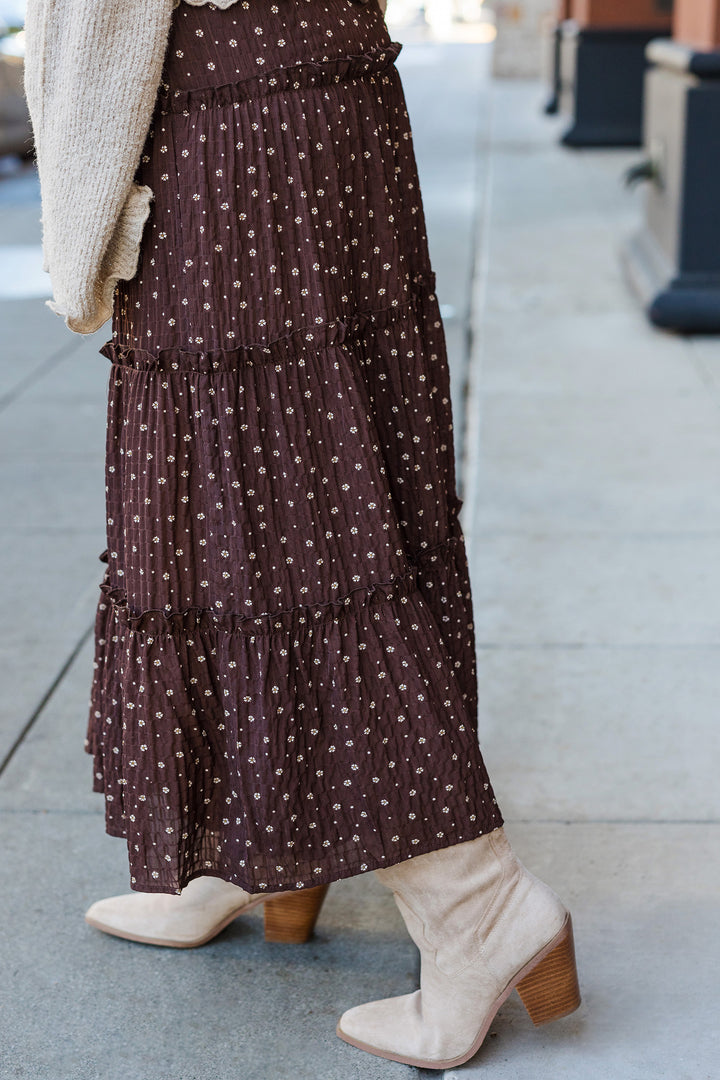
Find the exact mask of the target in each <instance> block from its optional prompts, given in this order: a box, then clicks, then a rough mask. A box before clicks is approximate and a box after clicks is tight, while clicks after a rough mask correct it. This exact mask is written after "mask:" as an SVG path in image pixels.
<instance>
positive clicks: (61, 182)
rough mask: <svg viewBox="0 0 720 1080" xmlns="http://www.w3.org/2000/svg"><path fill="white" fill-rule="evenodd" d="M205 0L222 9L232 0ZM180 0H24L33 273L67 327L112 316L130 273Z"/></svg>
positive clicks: (81, 330)
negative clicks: (35, 186)
mask: <svg viewBox="0 0 720 1080" xmlns="http://www.w3.org/2000/svg"><path fill="white" fill-rule="evenodd" d="M185 2H186V3H189V4H193V5H197V6H199V5H201V4H205V3H208V2H210V0H185ZM212 2H213V3H214V4H215V6H216V7H219V8H228V7H230V5H231V4H233V3H236V2H237V0H212ZM362 2H367V0H362ZM179 3H180V0H28V3H27V14H26V20H25V95H26V97H27V102H28V107H29V110H30V118H31V121H32V127H33V134H34V140H35V153H36V158H37V165H38V172H39V176H40V192H41V219H40V220H41V223H42V247H43V269H44V270H45V271H47V272H48V273H49V274H50V283H51V286H52V294H53V299H52V300H47V301H46V304H47V306H48V307H49V308H51V310H52V311H54V312H56V313H57V314H58V315H60V316H61V317H62V318H63V319H64V320H65V324H66V325H67V326H68V327H69V328H70V330H73V331H74V332H75V333H78V334H91V333H93V332H94V331H95V330H98V329H99V328H100V327H101V326H102V325H103V324H104V323H105V322H106V321H107V320H108V319H109V318H111V317H112V311H113V293H114V291H115V285H116V284H117V282H118V281H119V280H125V281H127V280H129V279H130V278H132V277H133V276H134V275H135V273H136V271H137V263H138V256H139V252H140V240H141V238H142V233H143V228H144V225H145V222H146V220H147V217H148V214H149V213H150V203H151V200H152V198H153V192H152V191H151V189H150V188H149V187H147V186H146V185H145V186H142V185H140V184H136V183H135V182H134V176H135V172H136V169H137V166H138V164H139V161H140V156H141V154H142V149H143V146H144V144H145V139H146V137H147V133H148V130H149V127H150V121H151V118H152V113H153V109H154V106H155V100H156V96H157V92H158V89H159V85H160V78H161V75H162V67H163V62H164V59H165V50H166V47H167V41H168V36H169V31H170V23H171V19H172V13H173V10H174V8H176V7H177V6H178V5H179ZM380 8H381V10H382V11H384V9H385V2H384V0H380Z"/></svg>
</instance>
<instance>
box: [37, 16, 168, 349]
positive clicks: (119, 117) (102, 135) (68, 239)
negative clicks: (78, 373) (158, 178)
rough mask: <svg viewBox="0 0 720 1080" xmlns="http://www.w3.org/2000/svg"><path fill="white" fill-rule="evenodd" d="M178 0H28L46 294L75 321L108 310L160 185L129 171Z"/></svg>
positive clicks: (99, 317)
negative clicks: (152, 187) (47, 279)
mask: <svg viewBox="0 0 720 1080" xmlns="http://www.w3.org/2000/svg"><path fill="white" fill-rule="evenodd" d="M171 15H172V0H150V2H148V0H28V4H27V12H26V17H25V64H24V80H25V95H26V97H27V102H28V108H29V110H30V118H31V121H32V127H33V137H34V144H35V155H36V159H37V165H38V174H39V177H40V193H41V201H42V207H41V221H42V247H43V269H44V270H46V271H47V272H48V273H49V274H50V283H51V286H52V291H53V299H51V300H48V301H46V303H47V306H48V307H49V308H50V309H51V310H52V311H54V312H55V313H56V314H57V315H60V316H61V317H62V318H63V319H64V320H65V324H66V325H67V326H68V328H69V329H70V330H73V331H75V332H76V333H86V334H87V333H92V332H93V331H94V330H97V329H98V328H99V327H100V326H102V325H103V323H104V322H106V321H107V320H108V319H109V318H110V316H111V315H112V299H113V290H114V287H115V284H116V282H117V281H118V280H119V279H123V278H132V276H133V274H134V273H135V270H136V267H137V259H138V253H139V239H140V236H141V233H142V230H143V225H144V223H145V221H146V220H147V216H148V213H149V209H150V200H151V198H152V191H151V190H150V188H148V187H147V186H146V185H137V184H134V183H133V173H134V172H135V169H136V167H137V164H138V161H139V159H140V153H141V151H142V146H143V142H144V140H145V138H146V136H147V131H148V125H149V123H150V117H151V114H152V110H153V105H154V102H155V99H156V95H157V89H158V82H159V79H160V74H161V70H162V63H163V57H164V52H165V47H166V43H167V37H168V32H169V27H170V21H171Z"/></svg>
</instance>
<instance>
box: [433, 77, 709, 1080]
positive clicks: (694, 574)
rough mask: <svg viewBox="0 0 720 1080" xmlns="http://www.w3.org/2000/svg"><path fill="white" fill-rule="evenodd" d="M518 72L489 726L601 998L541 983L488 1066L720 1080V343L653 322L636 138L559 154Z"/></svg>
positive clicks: (486, 335) (497, 204)
mask: <svg viewBox="0 0 720 1080" xmlns="http://www.w3.org/2000/svg"><path fill="white" fill-rule="evenodd" d="M543 97H544V94H543V90H542V89H541V88H540V87H539V86H537V84H535V83H522V82H507V83H503V82H496V83H494V84H493V86H492V89H491V92H490V94H489V97H488V110H487V114H486V120H487V128H486V154H485V155H484V160H485V161H486V163H487V167H486V171H485V176H484V188H483V196H482V203H483V207H484V213H483V220H482V229H481V234H482V235H481V249H480V253H479V257H478V274H477V277H476V283H475V330H476V335H475V344H474V355H473V362H472V369H471V373H470V385H471V394H470V400H469V402H468V422H469V427H468V437H467V439H466V443H465V453H466V462H465V469H464V480H465V498H466V504H465V507H464V508H463V515H464V518H463V520H464V525H465V529H466V533H467V535H468V539H469V543H470V551H471V563H472V567H471V568H472V572H473V587H474V605H475V613H476V629H477V639H478V648H479V664H480V668H479V670H480V685H481V710H480V735H481V743H482V745H483V748H484V751H485V756H486V760H487V764H488V768H489V771H490V775H491V777H492V778H493V783H494V785H495V788H496V792H497V796H498V801H499V803H500V805H501V807H502V808H503V811H504V814H505V816H506V819H507V832H508V835H509V836H510V838H511V840H513V841H514V843H515V846H516V849H517V851H518V853H519V854H520V856H521V858H523V859H524V861H525V862H526V863H527V865H528V866H529V868H530V869H532V870H533V871H534V872H536V873H537V874H538V875H539V876H541V877H543V878H545V879H546V880H547V881H548V882H549V883H550V884H552V885H553V886H554V887H555V888H556V889H557V891H558V892H559V893H560V894H561V895H562V896H563V897H564V898H565V899H566V902H567V903H568V904H569V905H570V907H571V909H572V912H573V921H574V926H575V937H576V947H577V952H578V963H579V971H580V980H581V990H582V993H583V999H584V1001H583V1005H582V1006H581V1008H580V1009H579V1010H578V1012H577V1013H575V1014H574V1015H573V1016H571V1017H568V1018H566V1019H564V1020H561V1021H559V1022H558V1023H556V1024H551V1025H549V1026H548V1027H547V1028H541V1029H538V1030H534V1029H533V1027H532V1025H531V1024H530V1022H529V1020H528V1017H527V1016H526V1014H525V1013H524V1010H523V1009H522V1006H521V1005H520V1003H519V1000H518V999H517V997H515V996H514V997H513V999H512V1000H511V1001H509V1002H508V1003H507V1005H506V1006H504V1007H503V1009H502V1011H501V1013H500V1014H499V1016H498V1017H497V1018H496V1022H495V1023H494V1024H493V1026H492V1029H491V1035H490V1037H489V1039H488V1040H486V1043H485V1045H484V1046H483V1048H482V1049H481V1051H480V1052H479V1054H478V1055H477V1057H476V1059H475V1061H474V1062H472V1063H470V1064H469V1065H467V1066H465V1067H464V1068H462V1069H458V1070H456V1071H455V1072H454V1073H453V1074H452V1075H453V1076H457V1077H460V1076H462V1077H464V1078H465V1077H466V1078H467V1080H470V1078H471V1077H478V1080H480V1078H481V1077H482V1080H511V1078H512V1080H520V1078H526V1077H527V1078H532V1080H561V1078H565V1077H567V1078H568V1080H570V1078H573V1080H606V1078H607V1077H612V1078H613V1080H621V1078H622V1080H649V1078H652V1080H664V1078H667V1080H685V1078H687V1080H691V1078H692V1080H700V1078H707V1080H709V1078H711V1077H713V1078H714V1077H717V1075H718V1070H719V1062H720V1045H719V1039H718V1028H717V1021H716V1015H715V1014H716V1006H717V996H718V970H720V920H719V916H720V858H719V857H718V856H719V854H720V851H719V847H718V845H719V843H720V827H719V818H720V794H719V791H720V789H719V787H718V783H717V767H718V761H719V760H720V754H719V751H720V726H719V725H718V701H720V562H719V560H718V552H719V551H720V340H718V339H706V340H699V339H696V340H690V339H683V338H679V337H673V336H669V335H666V334H663V333H660V332H658V331H655V330H653V329H652V328H651V327H650V326H649V324H648V323H647V322H646V320H645V318H644V315H643V314H642V313H641V312H640V311H639V310H638V309H637V307H636V306H635V303H634V301H633V300H632V298H631V296H630V295H629V293H628V291H627V289H626V287H625V284H624V282H623V280H622V277H621V272H620V269H619V263H618V258H617V250H618V246H619V243H620V240H621V238H622V237H623V236H624V235H625V234H626V233H627V232H628V231H630V230H632V229H633V228H635V227H636V226H637V223H638V220H639V217H640V213H641V199H642V195H641V193H639V192H638V193H635V194H633V195H630V194H629V193H628V192H627V191H626V190H625V189H624V188H623V187H622V186H621V184H620V178H621V175H622V172H623V170H624V168H625V167H626V166H627V165H628V164H629V163H630V162H631V161H633V160H636V159H637V153H627V152H618V151H586V152H583V153H577V152H571V151H566V150H563V149H561V148H560V147H559V146H558V143H557V137H558V134H559V131H560V130H562V128H563V126H564V125H565V124H566V123H567V121H566V120H563V119H560V120H557V121H550V120H548V119H547V118H545V117H542V116H541V114H540V106H541V103H542V101H543Z"/></svg>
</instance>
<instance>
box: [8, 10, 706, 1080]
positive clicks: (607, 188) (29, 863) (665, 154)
mask: <svg viewBox="0 0 720 1080" xmlns="http://www.w3.org/2000/svg"><path fill="white" fill-rule="evenodd" d="M23 18H24V9H23V5H22V4H21V3H17V2H16V3H8V2H6V0H0V545H1V547H0V550H1V551H2V565H3V571H4V573H3V576H2V607H1V611H2V615H1V617H0V662H1V664H2V686H3V694H2V697H1V698H0V828H1V829H2V841H1V843H2V851H3V858H4V866H5V871H6V872H5V873H4V875H3V877H2V884H1V887H2V892H3V911H4V919H3V929H2V931H0V938H2V949H3V979H2V980H0V1046H2V1048H3V1049H2V1051H1V1052H0V1053H2V1054H4V1055H5V1061H6V1063H5V1064H3V1067H2V1070H0V1071H2V1074H3V1076H5V1075H7V1076H8V1077H11V1076H12V1077H23V1078H36V1077H42V1078H47V1080H50V1078H52V1080H71V1078H72V1080H98V1078H101V1080H116V1078H117V1080H121V1078H122V1080H135V1078H137V1080H210V1078H212V1080H226V1078H227V1080H230V1078H231V1077H232V1078H233V1080H234V1078H235V1077H236V1076H238V1075H242V1077H243V1080H254V1078H258V1080H260V1078H262V1080H276V1078H277V1080H285V1078H287V1080H290V1078H291V1077H292V1078H293V1080H302V1078H305V1077H307V1078H308V1080H310V1078H311V1077H312V1078H313V1080H315V1078H317V1077H319V1076H320V1077H323V1078H328V1080H330V1078H332V1080H345V1078H347V1080H351V1078H352V1080H357V1078H358V1077H361V1076H362V1080H373V1078H374V1077H378V1078H379V1077H383V1078H389V1077H398V1078H408V1080H409V1078H411V1077H415V1076H419V1075H420V1073H419V1072H418V1070H414V1069H410V1068H409V1067H406V1066H403V1065H399V1064H397V1063H393V1062H389V1061H381V1060H379V1059H378V1060H377V1061H370V1060H366V1059H365V1057H363V1059H362V1061H360V1060H359V1057H360V1055H355V1054H354V1051H352V1050H351V1049H350V1048H348V1047H346V1046H345V1045H344V1044H340V1043H339V1040H336V1039H335V1038H334V1035H333V1030H334V1022H335V1017H336V1014H337V1011H338V1008H339V1007H347V1005H350V1004H353V1003H356V1002H357V1001H362V1000H368V999H369V998H372V997H376V996H377V986H378V981H381V982H382V983H383V985H384V986H385V987H386V992H387V994H388V995H391V994H394V993H401V992H404V991H405V990H409V989H412V988H413V987H414V986H415V985H416V983H415V980H416V978H417V971H416V970H415V962H416V954H415V952H414V950H413V947H412V945H411V944H409V943H408V941H407V938H406V935H405V933H404V929H403V927H402V924H401V923H400V921H399V918H398V916H397V912H396V911H395V909H394V907H393V906H392V904H391V901H390V900H389V899H388V897H387V896H386V895H385V893H384V891H383V890H381V889H380V888H379V886H377V885H376V884H375V882H374V879H373V878H372V876H371V875H370V876H367V875H366V876H363V877H360V878H355V879H350V880H348V881H345V882H341V883H338V885H337V886H334V887H333V889H332V890H331V893H330V896H329V898H328V901H327V902H326V905H325V907H324V909H323V913H322V915H321V917H320V922H319V924H318V931H317V938H316V940H315V942H314V943H312V944H311V945H309V946H307V947H306V949H305V951H303V952H302V953H297V952H295V953H292V954H290V953H288V952H284V951H283V949H284V947H282V948H281V950H280V952H277V951H275V952H272V951H268V949H267V947H266V946H265V944H264V942H263V941H262V939H261V934H260V931H259V924H257V925H256V924H254V923H253V919H252V916H249V917H248V920H247V921H245V920H243V922H244V926H242V927H241V926H239V925H238V924H234V925H233V926H232V927H230V928H229V929H228V930H227V931H226V932H225V933H224V934H223V935H221V936H220V938H218V939H217V941H216V942H213V943H211V944H210V945H208V946H206V947H205V948H203V949H201V950H197V951H195V952H191V953H190V954H189V955H187V956H185V955H173V956H168V955H164V953H168V952H173V950H159V949H153V948H142V947H138V946H135V945H133V944H132V943H129V942H122V941H120V940H117V939H108V940H104V941H102V940H98V935H91V934H88V933H87V928H86V926H85V924H84V922H83V920H82V913H83V911H84V910H85V909H86V907H87V906H88V905H89V904H90V903H91V902H92V901H93V900H95V899H97V898H98V897H99V896H105V895H110V894H113V893H119V892H124V891H126V889H127V870H126V855H125V851H124V848H123V845H122V844H121V843H119V842H118V841H116V840H113V839H110V838H108V837H107V836H105V834H104V829H103V808H102V805H101V804H102V798H101V796H98V795H95V794H94V793H92V791H91V771H90V770H91V761H90V758H89V757H87V755H85V754H84V752H83V740H84V735H85V726H86V715H87V699H88V694H89V688H90V679H91V673H92V627H93V618H94V613H95V607H96V604H97V600H98V585H99V582H100V579H101V569H102V565H101V563H100V562H99V561H98V555H99V554H100V552H101V551H102V550H103V548H104V546H105V536H104V464H103V462H104V440H105V402H106V390H107V380H108V367H107V366H106V361H105V360H104V359H103V358H102V357H100V356H99V355H98V353H99V349H100V347H101V345H102V344H103V343H104V342H105V341H106V340H107V339H108V338H109V337H110V332H111V330H110V324H109V323H108V324H106V325H105V326H104V327H102V328H101V330H100V331H98V333H96V334H94V335H90V336H88V337H81V336H78V335H73V334H71V333H70V331H68V330H67V329H66V328H65V326H64V324H63V322H62V320H61V319H59V318H58V317H57V316H56V315H54V314H53V313H52V312H50V311H49V309H48V308H47V307H46V306H45V304H44V300H45V299H47V298H48V296H49V295H50V293H49V278H48V275H47V274H44V273H43V272H42V270H41V253H40V235H41V233H40V197H39V187H38V178H37V174H36V170H35V166H34V162H33V156H32V139H31V133H30V131H29V128H28V121H27V113H26V109H25V105H24V99H23V96H22V63H23V34H22V25H23ZM387 21H388V27H389V29H390V33H391V36H392V38H393V39H394V40H398V41H401V42H402V43H403V48H402V51H401V53H400V55H399V57H398V61H397V66H398V70H399V71H400V73H401V77H402V80H403V86H404V89H405V94H406V98H407V104H408V111H409V114H410V117H411V121H412V126H413V136H414V146H415V152H416V155H417V159H418V167H419V175H420V181H421V189H422V196H423V202H424V207H425V213H426V218H427V225H428V233H429V240H430V252H431V256H432V259H433V263H434V266H435V270H436V275H437V289H438V295H439V299H440V303H441V311H442V315H443V321H444V327H445V334H446V340H447V345H448V355H449V360H450V367H451V387H452V396H453V416H454V421H455V424H454V433H455V452H456V460H457V476H458V485H459V490H460V493H461V495H462V498H463V500H464V505H463V511H462V516H461V520H462V522H463V528H464V531H465V535H466V541H467V545H468V555H469V560H470V568H471V575H472V582H473V598H474V609H475V633H476V643H477V656H478V672H479V683H480V710H479V716H478V724H479V735H480V741H481V745H482V747H483V751H484V754H485V758H486V761H487V764H488V768H489V771H490V775H491V776H492V778H493V783H494V786H495V789H496V793H497V796H498V801H499V803H500V806H501V808H502V809H503V812H504V815H505V818H506V825H507V830H508V834H509V836H510V838H511V840H512V842H513V844H514V846H515V847H516V849H517V850H518V852H519V854H520V855H521V857H523V859H524V861H525V862H526V863H527V865H528V866H529V868H530V869H531V870H534V871H535V872H536V873H537V874H538V875H539V876H541V877H543V878H544V879H545V880H547V881H548V882H550V883H551V884H552V885H553V886H554V887H555V888H556V889H557V891H558V892H559V893H560V894H561V895H562V896H563V898H564V899H565V900H566V902H567V903H568V904H569V906H570V907H571V909H572V911H573V921H574V926H575V936H576V947H577V952H578V963H579V969H580V979H581V990H582V993H583V1005H582V1007H581V1009H580V1010H579V1011H578V1012H577V1013H575V1014H573V1015H572V1016H570V1017H568V1018H566V1019H565V1020H562V1021H560V1022H559V1023H557V1024H554V1025H550V1026H549V1027H548V1028H541V1029H538V1030H534V1029H532V1025H530V1024H529V1021H528V1020H527V1017H526V1016H525V1014H524V1012H523V1011H522V1008H521V1006H520V1005H519V1003H518V1002H517V1001H515V1000H513V999H511V1000H509V1001H508V1002H507V1004H506V1005H505V1006H504V1007H503V1009H502V1010H501V1012H500V1014H499V1015H498V1016H497V1017H496V1020H495V1022H494V1023H493V1026H492V1028H491V1032H490V1035H489V1036H488V1038H487V1039H486V1041H485V1044H484V1045H483V1047H482V1048H481V1051H480V1053H479V1054H478V1056H477V1058H476V1059H475V1060H474V1061H472V1062H470V1063H468V1064H467V1065H466V1066H464V1067H463V1068H462V1069H459V1070H456V1071H455V1072H453V1073H452V1074H448V1075H449V1076H452V1077H453V1078H457V1080H459V1078H460V1077H463V1078H464V1077H467V1078H468V1080H472V1078H473V1077H476V1076H477V1077H478V1080H479V1078H480V1077H482V1078H483V1080H518V1078H519V1077H532V1078H533V1080H561V1078H563V1077H567V1078H572V1080H580V1078H581V1080H607V1077H608V1076H610V1077H612V1078H613V1080H626V1078H627V1080H648V1078H652V1080H665V1078H667V1080H685V1078H687V1080H701V1078H707V1080H710V1078H711V1077H713V1078H714V1077H715V1076H716V1075H717V1071H718V1070H717V1062H718V1056H719V1054H720V1048H719V1047H718V1034H717V1023H716V1017H715V1012H716V1002H717V971H718V970H719V969H720V930H719V929H718V928H719V926H720V921H719V920H718V909H719V904H720V862H719V860H718V850H719V847H718V838H719V835H720V834H719V833H718V829H719V828H720V796H719V794H718V791H719V789H720V786H719V785H718V781H717V774H718V764H719V763H720V724H719V723H718V701H720V558H718V554H719V552H720V336H719V335H720V0H675V3H674V4H673V3H672V2H670V0H562V2H557V3H556V2H555V0H485V2H484V3H483V2H482V0H428V2H426V3H424V4H421V3H417V2H415V0H389V3H388V9H387ZM309 984H311V985H312V988H313V993H312V995H309V994H308V992H307V987H308V985H309ZM228 1003H231V1006H232V1007H229V1005H228ZM280 1027H282V1032H283V1038H282V1039H275V1040H273V1039H270V1040H268V1037H267V1035H268V1030H271V1029H272V1030H276V1029H280ZM129 1032H132V1037H130V1036H129V1035H128V1033H129ZM336 1044H338V1045H336ZM8 1055H9V1056H8ZM7 1062H9V1063H7Z"/></svg>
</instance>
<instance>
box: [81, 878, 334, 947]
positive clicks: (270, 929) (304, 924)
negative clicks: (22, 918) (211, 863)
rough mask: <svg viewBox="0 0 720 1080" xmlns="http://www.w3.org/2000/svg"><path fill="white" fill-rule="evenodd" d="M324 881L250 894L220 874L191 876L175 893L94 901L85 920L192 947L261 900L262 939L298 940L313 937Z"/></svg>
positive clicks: (125, 934)
mask: <svg viewBox="0 0 720 1080" xmlns="http://www.w3.org/2000/svg"><path fill="white" fill-rule="evenodd" d="M327 889H328V886H327V885H320V886H317V887H315V888H311V889H302V890H300V891H298V892H281V893H272V894H265V893H260V894H258V893H255V894H252V893H248V892H245V890H244V889H241V888H239V886H237V885H233V884H232V882H229V881H224V880H223V879H222V878H218V877H209V876H201V877H196V878H193V880H192V881H190V882H189V883H188V884H187V885H186V886H185V888H184V889H183V890H182V892H181V893H179V894H174V893H145V892H132V893H124V894H122V895H120V896H108V897H107V898H106V899H104V900H96V901H95V903H94V904H91V906H90V907H89V908H88V910H87V911H86V913H85V921H86V922H87V923H89V924H90V926H94V927H95V928H96V929H98V930H103V931H104V932H105V933H106V934H113V935H114V936H115V937H121V938H127V939H129V940H130V941H140V942H142V943H144V944H146V945H167V946H169V947H170V948H174V949H192V948H195V947H196V946H198V945H204V944H205V943H206V942H208V941H210V940H211V938H214V937H216V935H217V934H219V933H220V931H221V930H224V929H225V927H226V926H228V925H229V924H230V923H231V922H232V921H233V919H236V918H237V917H238V916H239V915H245V914H246V913H247V912H248V911H251V910H252V909H253V908H254V907H256V906H257V905H258V904H265V911H264V915H265V940H266V941H284V942H287V943H289V944H300V943H302V942H305V941H307V940H308V939H309V938H310V936H311V935H312V932H313V929H314V927H315V922H316V920H317V917H318V915H319V913H320V908H321V906H322V902H323V900H324V899H325V893H326V892H327Z"/></svg>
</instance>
